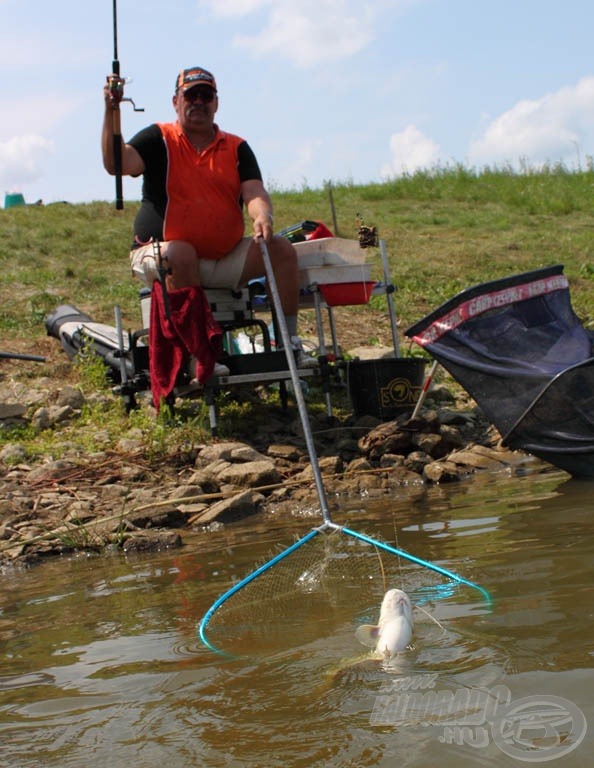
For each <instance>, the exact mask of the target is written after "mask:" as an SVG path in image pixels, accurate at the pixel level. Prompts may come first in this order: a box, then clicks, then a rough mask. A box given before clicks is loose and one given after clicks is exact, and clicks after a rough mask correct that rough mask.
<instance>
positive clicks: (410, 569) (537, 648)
mask: <svg viewBox="0 0 594 768" xmlns="http://www.w3.org/2000/svg"><path fill="white" fill-rule="evenodd" d="M591 493H592V485H591V483H587V482H577V481H573V480H568V479H567V476H566V475H564V474H563V473H560V472H557V471H550V472H549V471H547V472H542V471H541V470H540V469H539V470H538V471H534V472H531V471H530V469H528V470H527V471H525V472H523V473H522V474H521V475H520V474H511V473H510V474H509V476H508V475H506V474H505V473H498V474H494V475H491V474H488V473H484V474H483V475H479V476H477V477H475V478H474V479H473V480H472V481H471V482H468V483H466V482H465V483H460V484H458V485H456V486H449V487H433V488H428V489H417V490H416V491H414V492H413V493H406V494H404V493H403V494H396V495H395V496H394V497H393V498H385V497H383V498H379V499H368V500H365V501H364V502H361V501H358V502H356V503H355V502H353V501H352V500H350V501H348V502H343V503H342V504H341V507H340V511H339V512H337V514H336V515H335V519H336V521H337V522H341V523H345V524H347V525H349V527H351V528H354V529H356V530H359V531H363V532H366V533H368V534H369V535H371V536H374V537H379V538H382V539H383V540H385V541H387V542H390V543H392V544H395V545H397V546H398V547H400V548H402V549H405V550H407V551H409V552H411V553H414V554H416V555H418V556H420V557H422V558H424V559H427V560H431V561H432V562H435V563H439V564H440V565H442V566H443V567H446V568H448V569H450V570H452V571H454V572H456V573H458V574H460V575H462V576H464V577H465V578H467V579H469V580H471V581H473V582H474V583H477V584H480V585H483V586H484V587H486V588H487V589H488V590H489V591H490V593H491V595H492V599H493V602H492V605H491V606H490V607H489V606H486V605H485V603H484V601H483V600H482V599H481V596H480V594H479V593H477V592H475V591H473V590H471V589H468V588H466V587H464V586H461V585H454V586H452V585H451V584H450V585H448V584H445V585H444V583H443V580H442V579H437V578H436V577H435V575H434V574H431V573H430V572H428V571H426V570H425V569H422V568H419V567H418V566H413V565H411V564H410V563H407V562H401V561H400V559H399V558H396V557H393V556H391V557H390V558H385V557H384V558H383V559H382V561H381V564H380V560H379V558H378V556H377V553H368V552H363V551H361V549H360V548H357V547H356V546H355V547H354V548H350V549H349V548H347V549H346V551H343V549H344V547H343V546H342V544H343V543H342V542H341V543H340V546H339V547H338V548H336V547H335V542H332V548H331V551H330V552H329V550H328V544H327V542H324V543H323V545H322V549H320V550H318V551H314V552H313V553H305V552H304V553H300V554H299V558H301V557H304V558H307V557H309V556H310V554H311V555H312V557H311V559H310V560H303V561H300V562H293V561H292V562H291V564H290V568H291V569H293V573H292V574H291V575H290V577H289V578H288V579H287V584H288V586H283V592H284V594H283V597H282V604H281V603H278V604H276V605H272V609H271V606H270V603H271V601H272V602H273V598H272V596H271V594H270V593H269V592H267V591H266V589H267V587H266V585H265V584H261V585H256V588H255V590H254V592H253V594H251V595H246V596H245V599H244V600H243V602H242V603H241V605H240V611H239V615H240V617H241V621H239V619H238V618H237V616H235V617H233V616H231V617H230V618H229V617H227V618H226V619H225V620H224V621H222V622H221V623H220V624H219V625H218V626H217V623H216V621H213V627H212V633H213V637H216V639H217V640H218V641H221V642H222V644H223V645H224V646H233V643H235V645H234V646H233V651H234V654H235V655H237V658H229V657H227V656H225V655H223V654H217V653H213V652H212V651H210V650H209V649H207V648H205V647H204V646H203V645H202V644H201V643H200V641H199V639H198V637H197V634H196V625H197V622H198V621H199V620H200V618H201V616H202V615H203V614H204V612H205V611H206V610H207V608H208V607H209V606H210V605H211V604H212V602H213V601H214V600H215V599H216V597H217V596H218V595H220V594H221V593H222V592H224V591H225V590H226V589H227V588H228V587H229V585H230V584H231V583H232V582H233V581H234V580H237V579H238V578H241V577H242V576H244V575H245V574H246V573H247V572H249V571H250V570H252V569H253V568H254V566H255V565H256V564H258V563H260V562H262V561H263V560H266V559H267V558H269V557H270V555H271V552H274V551H278V549H279V548H280V549H282V548H284V547H286V546H288V544H290V543H291V541H292V537H293V536H297V535H302V534H303V533H305V532H306V531H307V530H308V529H309V528H310V527H311V526H312V525H314V524H317V522H319V520H318V519H317V517H316V516H315V515H314V516H312V517H307V516H303V517H302V516H299V515H295V517H294V518H292V519H291V520H289V521H287V520H280V519H278V518H277V517H276V516H274V515H272V516H270V517H269V518H267V519H265V520H259V521H255V520H254V519H252V520H249V521H245V522H242V523H237V524H234V525H230V526H227V527H225V528H222V529H218V530H214V531H211V532H195V533H194V534H192V535H191V536H189V537H187V538H186V546H185V547H184V549H183V550H181V551H176V552H165V553H160V554H156V555H151V556H142V557H141V556H137V557H135V558H125V557H123V556H120V555H115V554H114V555H111V556H101V557H86V556H85V557H79V558H72V559H64V560H60V561H55V562H47V563H45V564H44V565H43V566H40V567H38V568H35V569H31V570H28V571H16V572H13V573H7V574H5V576H4V577H3V578H2V581H1V582H0V606H1V607H0V648H1V655H0V743H1V744H2V747H1V750H0V764H2V765H3V764H6V765H11V766H12V765H14V766H19V768H20V767H21V766H24V767H26V766H41V765H43V766H60V768H65V767H68V766H74V765H77V766H80V765H85V766H88V767H89V768H90V767H94V766H106V765H109V766H115V767H116V768H117V767H119V766H130V765H133V766H136V765H142V766H143V768H152V767H153V766H155V767H156V766H159V767H160V768H161V766H162V765H163V764H167V766H168V768H177V767H178V766H195V765H204V766H213V767H216V766H226V765H234V766H246V767H247V766H250V767H251V766H254V767H256V766H264V765H266V766H295V767H296V768H297V767H299V766H326V765H332V766H353V767H354V766H357V768H359V767H364V766H386V767H387V766H394V765H405V766H427V765H433V764H437V763H438V762H439V764H440V765H441V766H446V767H447V766H477V765H478V766H480V765H489V766H492V765H502V766H503V765H506V766H507V765H510V764H515V762H516V761H514V760H513V757H514V756H517V755H514V753H513V751H512V752H510V751H509V750H510V749H512V748H515V747H514V743H513V738H514V737H513V734H512V736H511V737H510V736H509V733H508V734H507V736H508V739H507V742H504V741H502V737H501V735H500V734H499V735H498V732H496V727H495V725H494V724H493V722H492V720H493V718H494V713H496V711H497V707H498V701H499V699H501V701H500V704H501V702H502V701H503V698H504V696H503V695H504V694H505V693H506V691H507V693H508V699H507V703H509V699H510V698H511V701H512V703H513V702H516V701H519V700H523V699H524V698H525V697H533V696H541V697H543V696H544V697H545V698H547V697H548V699H550V698H551V697H561V699H563V700H567V701H569V702H571V703H572V704H573V705H574V707H577V708H579V710H580V711H581V712H583V715H584V716H585V718H586V720H589V721H590V722H592V720H593V718H594V705H593V704H592V700H591V690H592V686H593V683H594V675H593V673H592V666H593V665H592V660H593V654H594V635H593V633H592V612H593V610H594V609H593V608H592V606H593V605H594V600H593V590H594V560H593V557H592V554H593V552H592V549H593V544H592V542H593V536H592V527H593V525H594V523H593V521H592V514H591V501H590V497H591ZM307 546H309V545H307ZM349 546H350V545H349ZM322 550H323V551H322ZM292 557H293V555H291V556H290V557H289V558H288V560H290V559H291V558H292ZM295 560H297V557H296V558H295ZM321 563H324V568H323V569H320V564H321ZM326 564H330V565H329V566H328V567H326ZM330 566H331V567H330ZM339 566H340V567H339ZM283 567H284V566H283ZM279 568H280V566H279ZM378 568H379V570H378ZM295 574H296V575H297V579H295V578H294V575H295ZM378 574H379V575H378ZM281 582H282V579H281V575H280V574H279V575H278V577H277V576H276V575H275V579H274V584H273V587H274V588H277V589H278V584H279V583H281ZM392 586H398V587H403V588H405V589H406V590H407V591H408V592H409V594H410V595H411V597H412V599H413V601H415V602H417V603H418V604H419V605H421V607H422V608H423V609H424V610H425V611H427V612H428V613H429V614H431V616H433V617H434V618H435V619H436V620H437V621H438V622H439V623H440V625H438V624H437V623H435V622H434V621H432V620H431V618H429V617H427V616H426V615H425V614H423V613H422V612H421V611H418V610H417V611H415V620H416V627H415V630H416V631H415V639H414V648H413V649H411V650H408V651H405V652H403V653H402V654H400V655H399V657H398V658H397V660H396V662H395V664H394V665H393V666H391V667H389V668H385V667H383V666H382V663H381V661H378V660H375V659H372V658H370V656H369V655H368V651H367V650H366V649H365V648H363V647H362V646H360V645H358V643H357V641H356V639H355V638H354V630H355V628H356V625H357V623H359V622H371V623H374V622H375V621H377V614H378V611H379V603H380V601H381V596H382V594H383V591H384V589H385V588H386V587H392ZM246 627H247V630H246ZM481 691H482V692H483V693H481ZM481 696H482V698H481ZM502 696H503V698H501V697H502ZM498 697H499V699H498ZM440 702H441V703H440ZM440 706H441V709H440V708H439V707H440ZM444 706H446V708H447V711H448V713H449V714H448V716H449V721H448V719H447V718H444V716H443V712H444V709H443V708H444ZM485 713H487V714H485ZM489 713H490V715H489ZM489 717H490V718H491V719H489ZM574 720H575V718H574ZM447 722H450V723H452V724H451V725H449V726H448V725H447ZM567 727H568V726H565V728H566V731H567ZM448 728H449V730H448ZM569 730H570V731H571V728H569ZM583 730H584V733H581V732H580V733H569V735H568V734H567V732H566V731H564V732H563V734H562V739H561V742H562V744H563V743H565V744H566V746H567V745H571V739H574V740H575V741H576V742H577V741H579V739H580V738H582V737H583V741H581V743H579V744H578V745H577V746H576V747H575V748H574V749H573V751H571V755H570V757H568V758H567V760H569V761H570V762H563V761H561V764H564V765H565V764H567V765H569V764H571V765H572V766H581V765H584V766H586V765H590V764H591V760H590V755H591V751H592V747H593V746H594V737H593V736H592V731H593V730H594V729H591V731H590V733H586V732H585V729H583ZM584 734H585V735H584ZM549 736H550V734H549ZM540 738H541V736H538V738H537V737H535V738H534V739H533V740H532V741H531V742H529V743H528V744H527V745H525V744H524V743H523V742H522V746H521V748H522V749H526V750H528V751H527V752H526V755H528V756H530V757H531V759H534V760H535V756H537V757H539V758H541V759H542V757H541V756H546V755H547V754H549V753H547V752H546V751H542V750H546V749H547V748H551V747H550V745H549V743H548V742H547V741H546V739H545V740H544V741H543V740H541V741H539V740H538V739H540ZM510 739H511V741H510ZM510 744H511V747H510ZM517 744H520V741H517ZM517 744H516V747H517ZM502 745H503V746H502ZM558 748H559V749H560V748H561V747H558ZM506 749H507V750H508V751H507V752H506ZM538 750H541V751H540V752H539V751H538ZM510 755H511V757H510ZM2 761H4V762H2Z"/></svg>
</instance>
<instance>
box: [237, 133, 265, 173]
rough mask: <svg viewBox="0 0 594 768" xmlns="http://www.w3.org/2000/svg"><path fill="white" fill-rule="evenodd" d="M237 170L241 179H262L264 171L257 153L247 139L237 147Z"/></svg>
mask: <svg viewBox="0 0 594 768" xmlns="http://www.w3.org/2000/svg"><path fill="white" fill-rule="evenodd" d="M237 170H238V173H239V180H240V181H253V180H254V179H257V180H258V181H262V173H261V172H260V166H259V165H258V161H257V160H256V155H254V153H253V151H252V148H251V147H250V145H249V144H248V143H247V141H242V142H241V144H240V145H239V146H238V147H237Z"/></svg>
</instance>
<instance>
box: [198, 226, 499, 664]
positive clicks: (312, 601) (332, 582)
mask: <svg viewBox="0 0 594 768" xmlns="http://www.w3.org/2000/svg"><path fill="white" fill-rule="evenodd" d="M258 242H259V246H260V251H261V254H262V258H263V261H264V266H265V269H266V277H267V281H268V286H269V290H270V295H271V297H272V301H273V307H274V311H275V315H276V321H277V323H278V327H279V329H280V332H281V338H282V341H283V346H284V349H285V353H286V358H287V363H288V366H289V371H290V374H291V380H292V384H293V394H294V397H295V399H296V402H297V407H298V410H299V416H300V419H301V424H302V428H303V435H304V437H305V442H306V445H307V450H308V453H309V459H310V462H311V468H312V471H313V476H314V481H315V486H316V491H317V495H318V499H319V503H320V508H321V513H322V518H323V522H322V524H321V525H319V526H317V527H315V528H313V529H312V530H311V531H309V533H307V534H306V535H305V536H303V537H301V538H299V539H298V540H297V541H295V542H294V543H293V544H292V545H291V546H289V547H288V548H286V549H284V550H283V551H281V552H280V553H278V554H277V555H275V556H274V557H272V558H271V559H269V560H267V561H266V562H265V563H263V564H262V565H261V566H259V567H258V568H256V569H255V570H254V571H252V572H251V573H249V574H248V575H247V576H246V577H245V578H243V579H241V580H240V581H239V582H237V583H236V584H235V585H233V586H232V587H231V588H230V589H228V590H227V591H226V592H225V593H224V594H222V595H221V596H220V597H219V598H217V600H215V602H214V603H213V604H212V605H211V607H210V608H209V609H208V610H207V612H206V613H205V614H204V616H203V618H202V619H201V621H200V623H199V625H198V635H199V637H200V640H201V641H202V643H203V644H204V645H205V646H206V647H207V648H209V649H210V650H212V651H214V652H216V653H220V654H222V655H225V656H231V657H235V654H230V653H227V652H225V651H223V650H222V649H221V648H220V647H218V646H219V645H220V643H217V644H215V643H213V642H211V640H210V639H209V638H208V637H207V634H206V631H207V628H210V627H211V626H212V624H213V622H216V621H217V619H219V618H220V617H222V618H221V619H220V622H219V624H220V625H223V635H224V636H225V637H226V640H227V641H228V642H235V643H236V644H238V645H239V646H240V648H241V649H243V648H245V647H246V645H247V641H246V640H245V639H244V637H243V636H242V633H245V635H246V636H247V637H255V636H256V635H257V636H258V643H259V647H262V642H263V639H268V636H269V635H270V633H271V632H273V631H274V629H275V626H277V625H279V624H282V620H283V617H284V616H285V615H286V616H288V617H290V619H291V620H292V621H293V623H294V625H295V626H299V627H300V630H301V631H302V630H303V629H304V627H305V625H307V626H308V627H309V628H310V629H312V628H313V629H315V627H313V625H314V624H315V621H316V618H317V621H318V622H319V625H320V626H322V625H323V623H324V622H326V621H327V612H328V610H329V609H331V608H332V607H333V604H334V603H337V602H338V601H340V600H341V599H343V600H346V601H347V602H348V601H349V600H351V599H352V594H353V593H350V592H349V591H348V589H346V588H345V585H346V578H347V576H346V574H349V575H350V574H351V573H353V572H355V571H356V572H357V574H361V575H360V578H363V579H369V580H372V579H374V578H375V579H376V580H377V581H380V580H381V581H382V582H383V583H384V584H385V582H386V579H387V576H388V571H389V570H390V568H389V567H388V569H387V570H386V569H385V568H384V563H383V562H382V561H381V558H380V562H381V566H380V576H379V577H378V576H377V564H374V562H375V561H374V560H373V557H371V558H370V557H369V556H368V555H369V553H368V552H367V549H368V548H357V547H354V546H353V544H361V543H362V544H365V545H369V546H370V547H372V548H373V551H374V552H375V557H376V558H377V557H379V551H380V550H381V551H383V552H387V553H388V554H391V555H395V556H396V557H397V558H398V560H397V562H398V567H399V572H398V573H399V575H398V578H400V580H401V581H402V576H403V572H402V560H406V561H408V562H409V563H412V564H414V565H419V566H421V567H422V568H424V569H426V570H428V571H431V572H433V573H435V574H438V575H440V576H442V577H445V578H446V579H448V581H449V583H450V585H451V584H452V583H455V584H459V585H464V586H466V587H470V588H471V589H474V590H476V591H478V592H479V593H480V595H481V598H482V599H483V600H484V601H485V603H486V604H487V606H490V604H491V596H490V594H489V592H488V591H487V590H486V589H484V588H483V587H481V586H480V585H478V584H475V583H473V582H472V581H469V580H468V579H465V578H463V577H462V576H459V575H458V574H456V573H454V572H453V571H450V570H448V569H447V568H444V567H442V566H439V565H436V564H435V563H432V562H429V561H428V560H424V559H423V558H420V557H417V556H415V555H412V554H410V553H408V552H405V551H404V550H402V549H400V548H399V547H394V546H392V545H390V544H387V543H386V542H383V541H380V540H379V539H377V538H372V537H370V536H367V535H366V534H364V533H361V532H359V531H355V530H353V529H351V528H348V527H346V526H341V525H337V524H336V523H334V522H333V521H332V517H331V515H330V510H329V507H328V500H327V496H326V490H325V488H324V484H323V481H322V476H321V472H320V467H319V462H318V457H317V454H316V450H315V445H314V442H313V435H312V430H311V425H310V422H309V417H308V413H307V408H306V405H305V398H304V395H303V392H302V389H301V386H300V380H299V372H298V369H297V364H296V360H295V355H294V353H293V350H292V347H291V340H290V337H289V332H288V329H287V325H286V321H285V317H284V314H283V309H282V305H281V302H280V296H279V293H278V288H277V284H276V279H275V276H274V272H273V269H272V263H271V261H270V254H269V253H268V248H267V246H266V243H265V242H264V240H263V239H262V238H259V241H258ZM322 533H323V534H330V535H326V536H323V537H320V534H322ZM332 534H344V537H346V539H347V540H350V546H349V542H348V541H346V540H345V538H344V537H336V536H332ZM320 538H322V539H323V542H322V546H323V550H322V551H321V552H318V548H317V547H313V546H312V545H314V544H319V541H320ZM306 544H307V545H309V546H308V547H306V546H305V545H306ZM290 556H292V559H291V563H293V564H294V565H293V566H291V567H290V568H287V567H285V568H278V567H277V566H279V564H280V563H286V561H287V558H289V557H290ZM347 560H348V563H346V561H347ZM273 569H274V572H273V574H272V575H271V571H273ZM374 574H375V575H374ZM267 577H268V578H267ZM325 585H327V586H329V587H332V588H333V590H334V591H333V592H332V595H331V596H330V598H329V600H330V603H329V604H326V603H322V601H320V599H319V597H320V594H321V593H322V592H323V591H324V590H323V587H324V586H325ZM251 587H253V588H254V589H255V590H256V592H255V594H254V596H253V598H252V599H250V595H251V591H250V588H251ZM356 588H357V591H358V592H361V589H360V581H359V579H357V580H356ZM299 590H301V593H300V592H299ZM449 591H450V588H449V587H448V588H447V589H446V590H444V593H446V594H447V593H449ZM438 594H439V588H438V589H437V590H436V591H435V592H434V596H435V595H438ZM267 595H269V596H270V598H269V599H270V601H271V608H270V613H269V614H268V613H267V600H266V597H267ZM299 595H300V597H301V601H302V602H307V607H306V608H305V609H304V610H305V614H304V618H303V621H299V620H298V619H299V617H298V616H296V613H298V610H299V606H298V605H297V603H298V601H297V600H296V598H297V597H298V596H299ZM233 598H235V599H233ZM229 603H231V604H232V605H231V607H229ZM248 603H253V604H254V605H256V606H257V610H256V611H255V613H254V614H253V615H251V614H249V612H248V611H247V610H246V606H247V604H248ZM226 609H227V610H228V613H227V614H226V613H225V611H226ZM281 609H283V610H284V612H285V613H282V612H281ZM228 616H231V619H230V620H229V619H228V618H227V617H228ZM239 625H241V626H239ZM258 625H260V626H262V631H261V634H258V633H259V632H260V630H259V629H258ZM227 630H228V631H227Z"/></svg>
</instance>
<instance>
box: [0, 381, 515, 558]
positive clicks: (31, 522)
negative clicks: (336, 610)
mask: <svg viewBox="0 0 594 768" xmlns="http://www.w3.org/2000/svg"><path fill="white" fill-rule="evenodd" d="M70 389H71V388H67V391H66V392H65V393H63V396H62V397H61V399H60V402H59V403H57V404H56V405H55V406H52V408H53V410H52V409H50V408H45V407H44V408H40V409H38V410H37V411H35V413H34V416H33V420H34V421H35V423H36V424H37V426H38V428H39V429H42V428H46V426H47V425H48V424H51V423H55V421H56V420H58V421H63V420H65V419H66V420H67V419H69V418H73V417H74V416H75V415H76V413H77V412H79V411H80V408H81V407H82V402H81V399H80V393H79V392H78V391H76V390H75V391H74V392H72V391H68V390H70ZM5 418H7V419H15V418H16V419H18V418H22V410H21V411H18V412H17V411H15V410H14V409H11V408H10V407H8V410H6V409H5ZM312 427H313V431H314V434H315V439H316V451H317V455H318V457H319V466H320V470H321V473H322V477H323V481H324V487H325V489H326V491H327V493H328V494H332V495H334V494H338V495H341V496H353V495H354V496H356V495H362V494H365V495H366V496H368V495H370V493H371V494H375V495H380V494H388V493H389V492H390V491H392V490H393V489H394V488H397V487H402V486H420V487H422V486H425V485H427V484H435V483H446V482H455V481H457V480H460V479H461V478H464V477H466V476H468V475H469V474H472V473H473V472H476V471H477V470H481V469H489V470H497V469H501V468H502V467H505V466H509V465H510V464H513V463H517V462H518V461H519V458H518V454H514V453H511V452H509V451H507V450H505V449H502V448H500V447H498V435H497V434H496V432H495V431H494V430H493V429H492V428H490V427H489V425H488V424H487V423H486V422H485V421H484V419H483V418H482V417H481V415H480V413H479V412H478V411H477V410H476V409H470V410H467V411H461V410H457V409H453V408H443V407H442V408H439V409H438V408H435V409H433V410H432V409H428V410H425V411H423V412H422V415H421V416H420V417H418V418H416V419H411V418H409V417H408V416H401V417H399V418H397V419H396V420H394V421H390V422H385V423H382V422H379V421H378V420H377V419H375V418H371V417H364V418H362V419H359V420H357V421H354V420H353V419H350V420H348V421H347V422H345V423H344V424H341V425H340V428H339V429H333V430H328V429H326V428H324V427H327V424H325V425H323V424H318V425H316V424H315V423H313V424H312ZM317 427H319V429H317ZM312 500H313V501H316V500H317V498H316V490H315V484H314V474H313V471H312V468H311V465H310V461H309V457H308V455H307V452H306V450H305V447H304V441H303V439H302V437H301V436H300V435H299V425H297V426H296V427H295V428H294V430H293V431H292V432H291V431H289V432H287V434H286V435H283V439H282V440H275V439H274V438H273V439H272V441H271V442H270V443H269V444H265V445H264V447H262V446H260V447H257V446H255V445H250V444H247V443H246V442H239V441H238V442H235V441H231V442H217V441H213V442H211V443H208V444H207V445H203V446H200V447H198V448H196V449H195V450H193V451H192V452H189V453H188V454H187V455H184V457H183V459H180V458H179V457H176V460H175V461H171V462H169V461H165V462H163V461H161V462H160V463H159V464H158V465H157V466H155V465H153V464H151V462H150V461H149V459H147V458H146V456H145V455H144V451H143V449H142V441H141V440H139V439H138V436H137V435H134V434H133V433H131V434H130V435H129V436H128V437H127V438H124V439H122V440H121V441H120V443H119V444H118V446H117V450H113V451H105V452H102V453H96V454H93V455H91V456H86V457H84V458H81V457H80V456H78V455H77V456H73V457H68V456H66V457H65V458H63V459H61V460H59V461H51V460H47V461H45V462H42V463H37V464H34V465H29V464H28V463H26V457H25V452H24V450H23V449H22V447H21V446H19V445H18V443H9V444H8V445H5V447H4V448H3V449H2V451H0V564H1V565H4V566H6V565H7V564H9V563H25V564H31V563H35V562H39V561H41V560H43V559H44V558H45V557H48V556H53V555H59V554H64V553H71V552H75V551H79V550H95V551H100V550H102V549H103V548H105V547H117V548H120V549H122V550H123V551H125V552H132V551H146V550H151V549H153V550H154V549H161V548H169V547H177V546H181V545H182V544H183V535H184V531H187V530H190V529H192V528H194V527H196V526H208V525H210V524H212V523H213V522H215V521H216V522H217V523H221V524H232V523H233V521H235V520H238V519H241V518H245V517H248V516H250V515H255V514H265V513H266V512H267V511H268V510H269V509H270V508H271V506H274V509H275V511H276V512H278V511H279V510H281V512H282V510H283V509H285V510H287V511H290V510H295V509H297V508H299V507H300V506H303V507H305V506H311V503H312Z"/></svg>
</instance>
